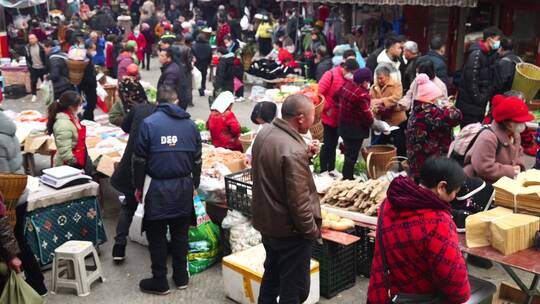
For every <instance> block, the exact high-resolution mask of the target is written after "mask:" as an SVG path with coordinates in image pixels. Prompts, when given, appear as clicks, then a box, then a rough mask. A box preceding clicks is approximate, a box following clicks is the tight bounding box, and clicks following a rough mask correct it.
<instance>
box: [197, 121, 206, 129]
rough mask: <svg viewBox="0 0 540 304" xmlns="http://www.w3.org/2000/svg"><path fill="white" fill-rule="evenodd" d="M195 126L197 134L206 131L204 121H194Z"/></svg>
mask: <svg viewBox="0 0 540 304" xmlns="http://www.w3.org/2000/svg"><path fill="white" fill-rule="evenodd" d="M195 124H196V125H197V130H199V132H201V131H206V122H205V121H204V120H202V119H196V120H195Z"/></svg>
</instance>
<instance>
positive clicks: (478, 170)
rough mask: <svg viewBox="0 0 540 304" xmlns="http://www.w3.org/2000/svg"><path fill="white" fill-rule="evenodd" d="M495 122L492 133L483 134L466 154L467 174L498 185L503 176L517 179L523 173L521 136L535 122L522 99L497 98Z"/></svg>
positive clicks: (512, 97)
mask: <svg viewBox="0 0 540 304" xmlns="http://www.w3.org/2000/svg"><path fill="white" fill-rule="evenodd" d="M492 104H493V119H494V120H495V121H494V122H493V123H491V125H490V127H489V130H487V131H484V132H482V133H480V135H479V136H478V138H477V139H476V141H475V142H474V144H473V146H472V148H471V149H470V150H469V152H467V155H465V162H464V165H465V168H464V170H465V173H467V175H468V176H478V177H480V178H482V179H483V180H485V181H486V182H489V183H494V182H496V181H497V180H498V179H500V178H501V177H503V176H507V177H510V178H514V177H516V175H518V173H519V172H521V170H523V169H524V168H525V167H524V163H523V149H522V148H521V138H520V135H519V134H520V133H521V132H523V130H525V128H526V126H525V123H526V122H528V121H531V120H533V119H534V116H533V115H531V114H530V113H529V109H528V108H527V105H526V104H525V102H524V101H523V100H521V99H519V98H518V97H515V96H510V97H505V96H503V95H496V96H495V97H493V100H492Z"/></svg>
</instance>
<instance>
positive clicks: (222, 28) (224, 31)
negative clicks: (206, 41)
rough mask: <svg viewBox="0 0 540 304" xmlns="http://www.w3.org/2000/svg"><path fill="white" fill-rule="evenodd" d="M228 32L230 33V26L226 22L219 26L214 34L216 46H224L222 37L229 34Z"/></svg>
mask: <svg viewBox="0 0 540 304" xmlns="http://www.w3.org/2000/svg"><path fill="white" fill-rule="evenodd" d="M230 33H231V27H230V26H229V25H228V24H227V23H225V24H223V25H222V26H220V27H219V29H218V32H217V35H216V43H217V46H223V47H224V46H225V42H223V38H225V36H227V35H229V34H230Z"/></svg>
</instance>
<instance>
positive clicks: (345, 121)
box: [334, 81, 373, 138]
mask: <svg viewBox="0 0 540 304" xmlns="http://www.w3.org/2000/svg"><path fill="white" fill-rule="evenodd" d="M334 103H335V104H336V106H337V107H338V108H339V121H338V128H339V135H340V136H343V137H347V138H367V137H369V128H370V127H371V125H372V124H373V114H372V113H371V109H370V98H369V91H368V90H367V89H366V88H364V87H362V86H359V85H357V84H356V83H354V82H353V81H345V85H344V86H343V87H342V88H341V89H340V90H339V91H337V93H336V94H335V95H334Z"/></svg>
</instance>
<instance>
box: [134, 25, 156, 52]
mask: <svg viewBox="0 0 540 304" xmlns="http://www.w3.org/2000/svg"><path fill="white" fill-rule="evenodd" d="M141 34H142V35H143V36H144V39H145V41H146V44H145V45H144V47H143V52H144V53H145V54H152V46H153V45H154V43H156V38H155V35H154V33H153V32H152V31H151V30H149V29H148V30H147V29H144V30H141ZM137 45H138V43H137Z"/></svg>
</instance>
